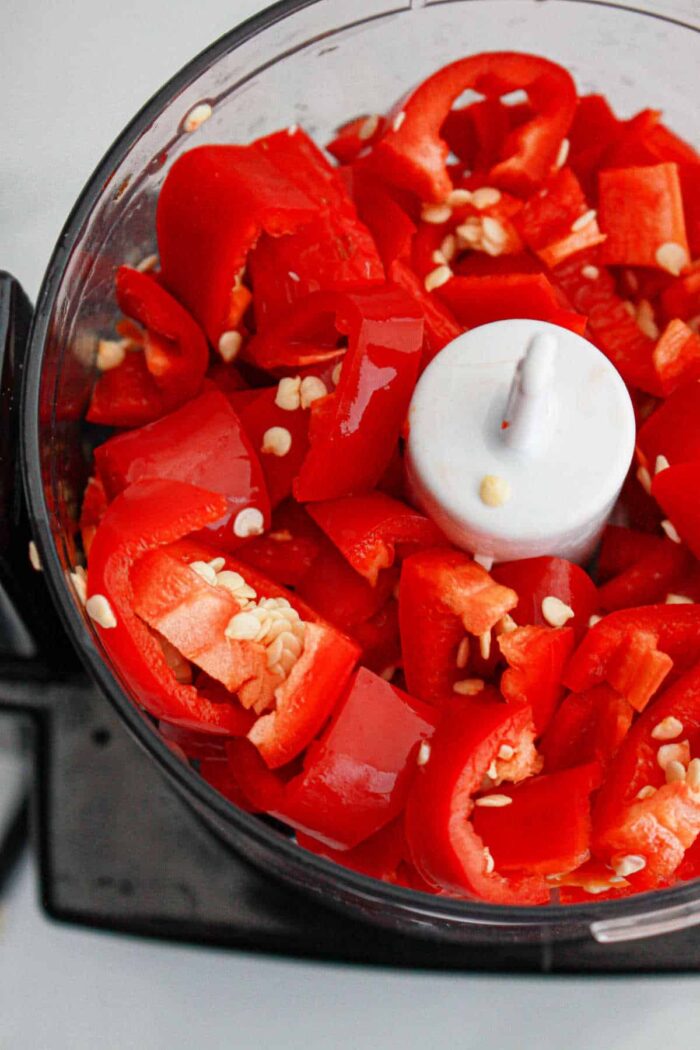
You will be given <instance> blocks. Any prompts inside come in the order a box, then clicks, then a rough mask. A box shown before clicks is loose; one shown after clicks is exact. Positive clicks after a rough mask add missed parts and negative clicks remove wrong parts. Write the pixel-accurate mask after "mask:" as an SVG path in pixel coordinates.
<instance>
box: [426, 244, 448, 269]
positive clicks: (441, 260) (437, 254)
mask: <svg viewBox="0 0 700 1050" xmlns="http://www.w3.org/2000/svg"><path fill="white" fill-rule="evenodd" d="M430 258H431V259H432V261H433V262H434V263H436V264H437V265H438V266H444V265H445V264H446V263H447V259H446V258H445V256H444V255H443V254H442V252H441V251H440V249H439V248H437V249H436V250H435V251H434V252H433V254H432V255H431V256H430Z"/></svg>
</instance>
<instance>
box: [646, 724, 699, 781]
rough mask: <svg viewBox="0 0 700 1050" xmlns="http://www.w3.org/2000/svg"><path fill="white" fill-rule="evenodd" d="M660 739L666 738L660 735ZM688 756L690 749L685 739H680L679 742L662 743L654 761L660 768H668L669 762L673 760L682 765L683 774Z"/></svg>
mask: <svg viewBox="0 0 700 1050" xmlns="http://www.w3.org/2000/svg"><path fill="white" fill-rule="evenodd" d="M652 736H653V733H652ZM660 739H662V740H664V739H668V738H665V737H661V738H660ZM689 758H690V751H689V745H688V741H687V740H683V741H681V743H680V744H662V745H661V747H660V748H659V750H658V751H657V752H656V761H657V762H658V763H659V765H660V766H661V768H662V769H668V767H669V765H670V763H672V762H675V763H677V764H678V765H680V766H682V767H683V775H685V763H686V762H687V761H688V760H689Z"/></svg>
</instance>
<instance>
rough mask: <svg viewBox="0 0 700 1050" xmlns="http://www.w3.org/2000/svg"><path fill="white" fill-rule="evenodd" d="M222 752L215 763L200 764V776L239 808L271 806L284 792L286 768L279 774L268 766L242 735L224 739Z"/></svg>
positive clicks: (261, 810)
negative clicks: (221, 758) (223, 753)
mask: <svg viewBox="0 0 700 1050" xmlns="http://www.w3.org/2000/svg"><path fill="white" fill-rule="evenodd" d="M225 753H226V757H225V759H224V761H222V762H221V761H220V762H218V763H217V765H216V766H214V764H213V763H211V765H209V764H206V765H205V763H202V764H201V766H200V773H201V774H202V776H203V777H204V779H205V780H207V781H208V782H209V783H210V784H211V785H212V787H215V788H216V789H217V790H218V791H221V793H222V794H223V795H225V796H226V798H228V799H229V800H230V801H231V802H233V803H234V804H235V805H237V806H240V807H241V809H245V810H248V811H250V812H251V813H267V811H268V810H271V809H275V808H276V807H277V806H278V805H279V803H280V800H281V799H282V797H283V795H284V785H285V781H286V779H288V774H287V770H285V771H284V774H283V773H282V772H281V771H278V770H272V769H268V767H267V766H266V765H265V763H264V761H263V759H262V758H261V757H260V752H259V751H258V749H257V748H256V747H255V746H254V745H253V744H251V742H250V740H246V739H245V738H243V737H237V738H235V739H233V740H229V741H227V742H226V752H225Z"/></svg>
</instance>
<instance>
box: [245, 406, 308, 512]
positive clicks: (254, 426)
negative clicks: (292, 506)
mask: <svg viewBox="0 0 700 1050" xmlns="http://www.w3.org/2000/svg"><path fill="white" fill-rule="evenodd" d="M254 393H255V394H256V395H257V396H254V397H252V398H250V400H249V401H248V403H247V404H246V405H245V406H244V407H243V408H241V409H240V419H241V423H242V424H243V427H244V429H245V431H246V433H247V434H248V437H249V438H250V440H251V442H252V444H253V447H254V448H255V449H256V450H257V452H258V455H259V457H260V464H261V466H262V469H263V473H264V475H265V483H266V486H267V491H268V493H269V496H270V503H271V505H272V507H273V508H274V507H277V506H278V505H279V504H280V503H281V502H282V501H283V500H285V499H287V497H288V496H290V495H291V492H292V484H293V482H294V478H295V477H296V476H297V474H298V473H299V470H300V469H301V465H302V463H303V462H304V459H305V457H306V454H307V452H308V450H309V413H308V412H304V411H299V410H296V411H293V412H289V411H287V410H286V409H284V408H280V407H279V405H278V404H277V403H276V400H275V399H276V397H277V387H266V388H265V389H263V390H257V391H255V392H254ZM272 427H282V428H283V429H284V430H287V431H288V432H289V434H290V436H291V439H292V443H291V447H290V449H289V451H288V452H286V453H285V454H284V455H283V456H279V455H275V453H274V452H269V451H268V452H266V451H264V449H265V440H264V439H265V434H266V432H267V431H268V430H270V429H271V428H272Z"/></svg>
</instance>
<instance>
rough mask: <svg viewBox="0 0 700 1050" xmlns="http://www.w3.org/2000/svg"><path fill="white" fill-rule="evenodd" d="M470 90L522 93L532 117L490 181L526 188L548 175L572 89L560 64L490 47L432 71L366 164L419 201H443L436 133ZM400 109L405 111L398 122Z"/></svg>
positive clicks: (441, 153) (443, 148)
mask: <svg viewBox="0 0 700 1050" xmlns="http://www.w3.org/2000/svg"><path fill="white" fill-rule="evenodd" d="M467 89H471V90H473V91H478V92H480V93H481V94H484V95H485V96H486V97H487V98H496V97H500V96H501V95H506V94H508V93H509V92H511V91H517V90H520V89H523V90H525V91H526V92H527V94H528V98H529V101H530V103H531V104H532V106H533V108H534V110H535V116H534V117H533V118H532V119H531V120H529V121H527V123H525V124H523V125H521V126H520V127H517V128H514V129H513V130H512V131H511V132H510V133H509V135H508V136H507V137H506V139H505V142H504V143H503V147H502V151H501V158H502V159H501V160H500V161H499V162H498V163H497V164H495V165H494V166H493V167H492V168H491V171H490V174H489V179H490V181H491V182H492V183H493V184H495V185H497V186H500V187H503V188H504V189H509V190H513V191H514V192H516V193H517V192H525V193H528V192H529V191H530V190H531V189H532V188H533V186H534V185H536V184H537V183H538V182H540V181H541V180H542V179H543V178H544V177H545V175H547V174H548V172H549V170H550V168H551V166H552V165H553V164H554V162H555V160H556V157H557V152H558V150H559V147H560V145H561V142H562V139H563V138H564V136H565V135H566V133H567V131H568V130H569V126H570V125H571V121H572V120H573V116H574V112H575V108H576V89H575V87H574V83H573V80H572V79H571V77H570V75H569V74H568V73H567V72H566V70H565V69H562V67H561V66H558V65H555V63H553V62H549V61H547V59H545V58H538V57H536V56H534V55H525V54H518V53H516V52H508V51H495V52H489V53H484V54H480V55H473V56H471V57H470V58H464V59H461V60H459V61H457V62H452V63H451V64H450V65H448V66H445V67H444V68H443V69H440V70H438V72H437V73H433V75H432V76H430V77H428V78H427V80H424V81H423V83H422V84H420V85H419V86H418V87H417V88H415V89H414V90H413V91H412V92H411V93H410V94H409V95H408V97H407V98H405V99H404V100H403V101H402V102H400V103H398V104H397V106H396V107H395V109H394V110H393V112H392V114H391V115H390V117H389V122H388V124H387V127H386V129H385V131H384V134H383V135H382V137H381V138H380V139H379V140H378V142H376V143H375V145H374V146H373V148H372V151H371V153H370V156H369V158H368V165H369V166H371V167H372V169H373V170H375V171H376V172H377V173H378V174H379V175H381V176H382V177H383V178H385V179H387V180H388V181H391V182H395V183H397V185H399V186H404V187H405V188H406V189H409V190H412V191H413V192H414V193H417V194H418V195H419V197H420V198H421V199H422V200H426V201H441V200H444V199H445V198H446V197H447V195H448V194H449V192H450V190H451V189H452V182H451V180H450V177H449V175H448V173H447V167H446V161H447V156H448V152H449V147H448V145H447V143H446V142H445V141H444V140H443V139H442V138H440V129H441V127H442V125H443V124H444V122H445V120H446V118H447V116H448V114H449V112H450V109H451V107H452V104H453V103H454V102H455V101H456V99H457V98H459V96H460V95H461V94H462V93H463V92H464V91H466V90H467ZM399 114H403V116H402V117H401V118H400V119H397V118H398V116H399Z"/></svg>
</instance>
